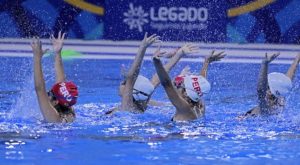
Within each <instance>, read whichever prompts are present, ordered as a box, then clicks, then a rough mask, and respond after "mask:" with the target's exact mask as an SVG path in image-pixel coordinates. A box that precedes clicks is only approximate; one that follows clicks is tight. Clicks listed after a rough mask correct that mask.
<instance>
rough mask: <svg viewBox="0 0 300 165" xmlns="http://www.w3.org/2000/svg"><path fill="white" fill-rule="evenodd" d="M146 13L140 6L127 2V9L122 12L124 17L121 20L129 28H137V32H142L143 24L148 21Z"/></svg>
mask: <svg viewBox="0 0 300 165" xmlns="http://www.w3.org/2000/svg"><path fill="white" fill-rule="evenodd" d="M148 15H149V14H148V13H146V12H145V11H144V9H143V8H142V6H138V7H134V6H133V4H132V3H130V4H129V10H128V11H127V12H125V13H124V16H125V17H126V18H125V19H124V20H123V22H124V23H126V24H127V25H128V26H129V29H135V28H137V29H138V30H139V32H143V25H144V24H146V23H148V22H149V21H148V19H147V17H148Z"/></svg>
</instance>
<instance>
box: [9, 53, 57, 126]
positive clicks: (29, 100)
mask: <svg viewBox="0 0 300 165" xmlns="http://www.w3.org/2000/svg"><path fill="white" fill-rule="evenodd" d="M49 54H50V55H48V56H45V57H43V60H42V67H43V73H44V78H45V81H46V86H48V87H49V84H50V82H53V81H54V77H55V76H54V75H55V73H54V60H53V59H54V57H53V53H49ZM32 61H33V60H32ZM21 68H22V69H23V70H27V71H28V70H30V72H24V73H29V74H28V75H26V76H25V79H24V84H23V87H22V89H21V92H20V95H19V97H18V99H17V101H16V104H15V105H14V106H13V107H12V109H11V111H10V113H9V115H8V118H9V119H33V120H37V119H42V115H41V113H40V110H39V106H38V102H37V97H36V94H35V89H34V79H33V69H32V68H33V62H30V63H28V64H27V65H25V66H21ZM48 89H49V88H48Z"/></svg>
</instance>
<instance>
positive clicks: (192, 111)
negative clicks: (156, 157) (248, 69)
mask: <svg viewBox="0 0 300 165" xmlns="http://www.w3.org/2000/svg"><path fill="white" fill-rule="evenodd" d="M158 52H159V50H158ZM225 56H226V55H225V54H224V52H220V53H215V51H212V53H211V54H210V55H209V56H208V57H206V58H205V62H204V64H203V66H202V69H201V74H200V75H196V74H191V73H190V72H189V71H188V70H189V69H188V68H185V69H184V70H183V71H182V72H181V74H180V75H178V76H177V77H176V78H175V80H174V81H173V82H172V81H171V79H170V77H169V75H168V73H167V72H166V70H165V68H164V67H163V65H162V63H161V61H160V58H159V53H156V54H154V56H153V63H154V66H155V69H156V72H157V74H158V77H159V79H160V82H161V84H162V86H163V87H164V89H165V91H166V93H167V95H168V97H169V99H170V101H171V103H172V104H173V105H174V106H175V108H176V112H175V115H174V116H173V118H172V121H187V120H194V119H197V118H199V117H202V116H203V115H204V114H205V104H204V101H203V100H202V96H203V94H206V93H208V92H209V91H210V83H209V82H208V81H207V80H206V77H207V70H208V66H209V64H210V63H212V62H214V61H220V60H221V59H222V58H224V57H225Z"/></svg>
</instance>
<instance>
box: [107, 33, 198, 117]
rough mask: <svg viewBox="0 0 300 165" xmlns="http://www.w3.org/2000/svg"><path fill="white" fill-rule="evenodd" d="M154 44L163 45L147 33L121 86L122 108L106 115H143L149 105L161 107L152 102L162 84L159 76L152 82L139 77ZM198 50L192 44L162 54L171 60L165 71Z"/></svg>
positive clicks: (157, 37)
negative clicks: (130, 113)
mask: <svg viewBox="0 0 300 165" xmlns="http://www.w3.org/2000/svg"><path fill="white" fill-rule="evenodd" d="M154 43H161V41H160V40H159V36H157V35H155V34H154V35H151V36H150V37H147V33H146V34H145V36H144V39H143V41H142V42H141V44H140V47H139V50H138V53H137V55H136V57H135V60H134V62H133V64H132V66H131V68H130V69H129V71H128V72H127V73H126V74H125V80H124V81H123V82H122V83H121V84H120V87H119V95H120V96H121V97H122V103H121V106H119V107H116V108H114V109H112V110H110V111H108V112H106V114H111V113H112V112H114V111H116V110H125V111H130V112H134V113H143V112H145V111H146V109H147V106H148V104H150V105H153V106H159V105H161V103H159V102H157V101H154V100H151V95H152V94H153V92H154V90H155V89H156V88H157V87H158V85H159V84H160V81H159V79H158V76H157V74H155V75H154V76H153V77H152V79H151V81H150V80H149V79H148V78H146V77H144V76H142V75H139V72H140V67H141V64H142V61H143V58H144V55H145V52H146V49H147V48H148V47H149V46H151V45H152V44H154ZM198 49H199V48H197V47H196V46H194V45H192V44H186V45H183V46H182V47H181V48H179V49H177V50H176V51H174V52H172V53H166V52H164V53H161V55H162V56H165V57H170V58H171V59H170V60H169V62H168V63H167V64H166V65H165V66H164V67H165V70H166V71H167V72H169V71H170V70H171V69H172V68H173V67H174V66H175V65H176V63H177V62H178V61H179V60H180V59H181V57H183V56H184V55H188V54H192V53H195V52H197V51H198Z"/></svg>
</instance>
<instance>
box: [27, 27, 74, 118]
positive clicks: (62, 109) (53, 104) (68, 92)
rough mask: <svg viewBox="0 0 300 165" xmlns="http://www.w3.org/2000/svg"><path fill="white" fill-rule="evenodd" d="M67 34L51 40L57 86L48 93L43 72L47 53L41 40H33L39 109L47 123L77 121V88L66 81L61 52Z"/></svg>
mask: <svg viewBox="0 0 300 165" xmlns="http://www.w3.org/2000/svg"><path fill="white" fill-rule="evenodd" d="M64 37H65V33H63V34H62V33H61V32H59V33H58V38H55V37H54V36H53V35H52V36H51V37H50V40H51V42H52V45H53V50H54V53H55V74H56V84H54V85H53V87H52V89H51V90H50V91H49V92H47V91H46V87H45V80H44V76H43V71H42V63H41V61H42V57H43V55H44V54H45V53H46V51H43V50H42V43H41V41H40V39H39V38H37V37H35V38H33V41H32V43H31V47H32V50H33V54H34V85H35V92H36V94H37V98H38V102H39V107H40V110H41V112H42V115H43V117H44V119H45V120H46V121H47V122H55V123H61V122H72V121H74V119H75V112H74V109H73V107H72V106H73V105H74V104H76V102H77V97H78V91H77V86H76V85H75V84H74V83H73V82H70V81H66V78H65V73H64V68H63V63H62V58H61V50H62V47H63V41H64Z"/></svg>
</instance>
